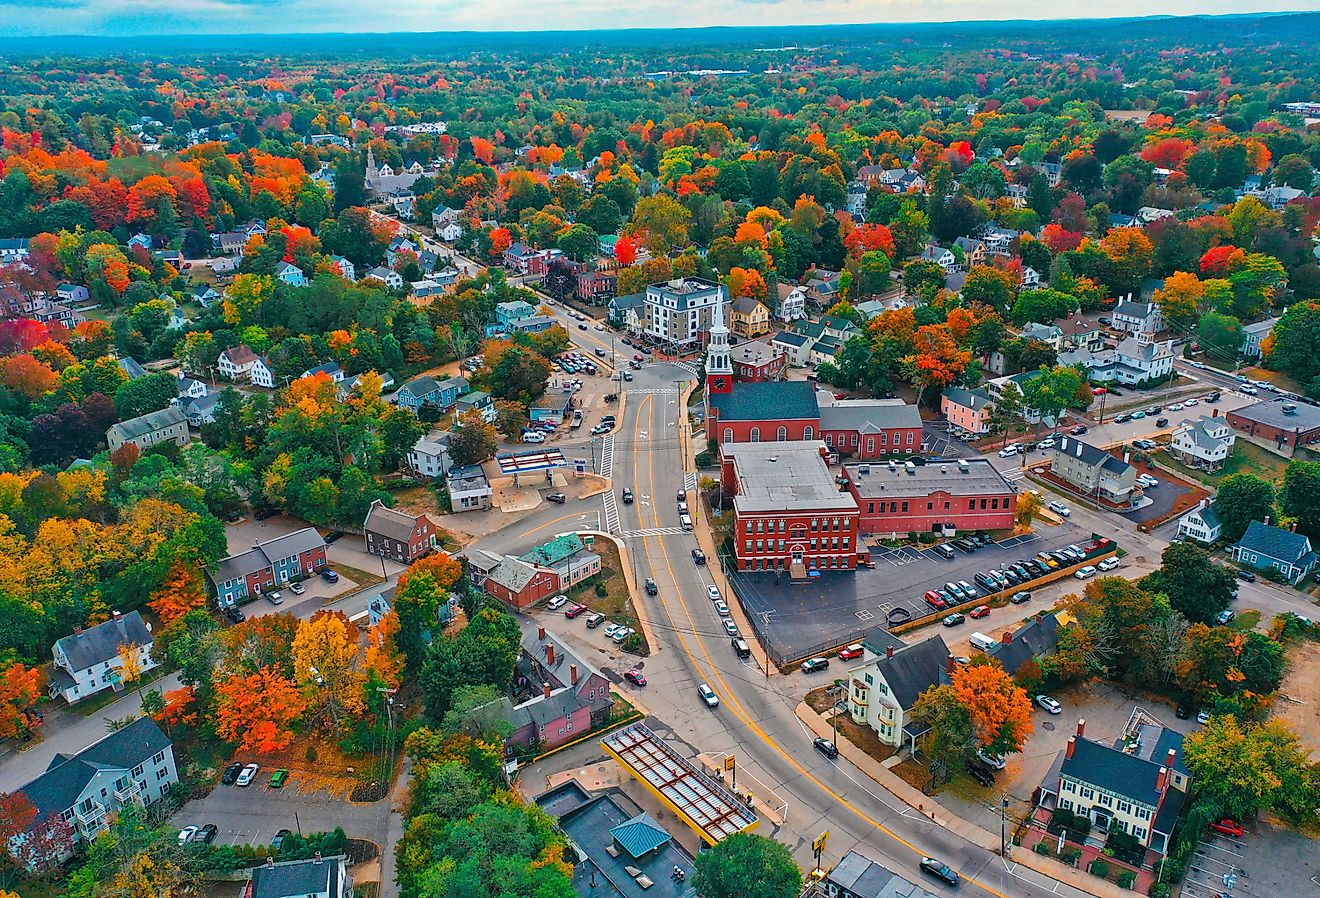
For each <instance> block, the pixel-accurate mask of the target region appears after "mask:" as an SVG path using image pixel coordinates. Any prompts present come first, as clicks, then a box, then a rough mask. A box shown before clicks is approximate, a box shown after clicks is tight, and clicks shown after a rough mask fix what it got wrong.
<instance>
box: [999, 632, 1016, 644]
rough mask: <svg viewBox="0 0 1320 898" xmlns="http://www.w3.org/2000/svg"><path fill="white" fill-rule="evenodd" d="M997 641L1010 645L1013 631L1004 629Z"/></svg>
mask: <svg viewBox="0 0 1320 898" xmlns="http://www.w3.org/2000/svg"><path fill="white" fill-rule="evenodd" d="M999 641H1000V642H1002V643H1003V644H1004V645H1012V644H1013V631H1012V630H1005V631H1004V635H1003V636H1000V637H999Z"/></svg>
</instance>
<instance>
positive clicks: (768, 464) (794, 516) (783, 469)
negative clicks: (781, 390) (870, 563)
mask: <svg viewBox="0 0 1320 898" xmlns="http://www.w3.org/2000/svg"><path fill="white" fill-rule="evenodd" d="M828 454H829V450H828V449H827V448H826V446H825V444H824V443H822V442H821V441H819V440H791V441H785V442H774V443H725V444H724V445H722V446H721V447H720V486H721V491H722V494H723V499H724V501H726V502H728V501H731V502H732V503H733V510H734V534H733V542H734V554H735V556H736V558H737V560H738V569H739V570H741V571H766V570H776V571H780V570H782V571H788V572H789V573H791V574H792V575H794V576H807V574H808V572H810V571H826V570H852V569H854V568H855V567H856V566H857V553H858V544H857V538H858V527H859V520H858V518H859V512H858V508H857V500H856V499H854V498H853V496H852V495H851V494H850V493H847V492H840V491H839V486H838V484H837V483H835V482H834V478H833V477H832V476H831V475H830V470H829V467H828V466H827V465H826V463H825V460H826V457H827V456H828Z"/></svg>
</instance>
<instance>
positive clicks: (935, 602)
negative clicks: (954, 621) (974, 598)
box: [922, 589, 949, 610]
mask: <svg viewBox="0 0 1320 898" xmlns="http://www.w3.org/2000/svg"><path fill="white" fill-rule="evenodd" d="M922 598H924V599H925V600H926V604H927V605H929V606H930V607H932V608H935V609H939V610H943V609H945V608H947V607H949V603H948V602H946V601H944V596H942V595H940V594H939V593H938V592H936V591H935V590H933V589H928V590H926V594H925V595H924V596H922Z"/></svg>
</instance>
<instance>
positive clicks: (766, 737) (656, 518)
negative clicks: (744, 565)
mask: <svg viewBox="0 0 1320 898" xmlns="http://www.w3.org/2000/svg"><path fill="white" fill-rule="evenodd" d="M652 398H653V397H652V396H650V395H648V396H647V397H646V398H645V399H644V400H643V401H642V404H641V405H640V406H638V409H637V414H638V422H639V423H640V421H641V410H642V408H643V407H646V406H647V403H649V402H650V401H651V399H652ZM654 420H655V407H654V405H651V406H650V407H649V408H648V409H647V431H648V432H654V428H653V423H654ZM646 456H647V482H648V489H649V492H650V494H651V502H652V510H651V514H652V520H653V523H654V526H655V527H659V526H660V511H659V507H658V505H657V504H656V495H655V453H654V452H651V451H649V450H648V451H647V452H646ZM633 459H634V472H635V471H636V450H634V453H633ZM643 514H644V513H643ZM651 539H652V537H643V538H642V550H643V551H644V552H645V554H646V563H647V566H648V567H649V568H651V569H654V567H655V566H654V564H653V562H652V559H651V545H650V543H651ZM656 539H657V541H658V543H659V549H660V555H661V558H662V559H663V561H664V565H665V570H666V571H667V572H668V573H669V578H670V580H671V581H672V582H673V584H674V595H675V597H676V598H677V599H678V603H679V605H680V606H681V607H682V609H683V613H684V614H685V615H686V616H687V619H688V625H689V626H690V627H691V630H692V635H693V637H694V638H695V639H696V641H697V645H698V646H699V647H700V650H701V654H702V656H703V657H704V658H705V659H706V664H707V665H708V666H709V667H710V670H711V674H712V676H713V678H714V679H715V680H716V681H717V682H718V683H719V684H720V686H721V687H722V691H723V695H724V698H723V699H722V701H721V703H722V706H723V707H726V708H729V709H730V710H731V711H732V712H733V715H734V716H735V717H737V718H738V719H739V720H740V721H742V722H743V724H744V725H746V726H747V728H748V729H750V730H751V731H752V732H753V733H755V734H756V735H757V736H758V737H760V739H761V741H763V742H764V743H765V744H766V745H767V746H769V747H770V748H771V749H772V750H773V751H775V752H776V753H777V754H778V755H779V756H780V757H782V758H783V759H784V760H785V761H787V762H788V763H789V764H790V765H791V766H792V767H793V768H794V769H796V770H797V771H798V773H799V774H801V775H802V776H803V777H805V778H806V779H808V780H810V781H811V782H812V783H814V784H815V785H816V786H818V787H819V788H820V789H821V790H822V791H823V792H825V793H826V794H827V795H829V796H830V797H831V798H833V799H834V800H835V801H836V802H838V803H839V804H840V805H842V806H843V807H845V808H847V809H848V810H850V811H852V812H853V813H854V814H856V815H857V816H858V817H860V818H861V819H862V820H863V821H865V822H866V823H867V824H869V825H870V826H872V827H874V828H875V829H878V830H880V832H882V833H884V834H885V835H887V836H889V837H890V838H891V839H893V840H894V841H896V842H898V843H899V844H900V845H902V846H904V847H905V848H907V849H908V850H910V851H912V852H913V853H915V854H917V855H920V856H922V857H925V856H926V853H925V852H923V851H922V850H921V849H919V848H918V847H917V846H916V845H913V844H912V843H911V842H909V841H908V840H907V839H905V838H903V837H902V836H900V835H898V834H897V833H895V832H894V831H893V830H891V829H889V828H888V827H886V826H885V825H884V824H883V823H881V822H880V821H878V820H876V819H874V818H872V817H871V816H870V815H869V814H867V813H866V812H865V811H863V810H862V809H861V808H859V807H857V806H856V805H854V804H853V803H852V802H850V801H848V799H846V798H844V797H843V796H842V795H840V794H839V793H837V792H835V791H834V790H833V789H831V788H830V787H829V786H828V785H826V784H825V783H824V782H822V781H821V780H820V779H818V778H817V777H816V776H815V775H814V774H813V773H812V772H811V771H809V770H807V768H805V767H803V766H802V765H801V764H800V763H798V761H797V760H796V759H795V758H794V757H793V756H792V755H790V754H789V753H788V752H787V751H785V750H784V749H783V748H781V747H780V745H779V744H778V743H777V742H775V740H774V739H772V738H771V737H770V734H768V733H767V732H766V731H765V730H763V729H762V728H761V727H760V726H759V725H758V724H757V723H756V721H754V720H752V718H751V716H750V715H749V714H748V712H747V709H746V708H744V707H743V705H742V703H741V702H739V701H738V699H737V697H736V696H735V695H734V694H733V690H732V689H730V688H729V684H728V683H727V682H725V680H724V676H723V674H721V673H720V670H719V668H718V667H717V666H716V665H715V662H714V660H713V659H712V658H711V656H710V651H709V649H708V648H707V647H706V642H705V640H704V639H702V638H701V634H700V631H699V630H698V627H697V622H696V620H695V619H694V618H693V616H692V611H691V609H689V608H688V605H687V602H686V601H684V599H683V592H682V590H681V589H679V588H678V577H677V576H676V575H675V574H674V568H673V564H672V563H671V560H670V557H669V550H668V549H666V548H665V543H664V539H663V538H660V537H656ZM673 633H674V635H675V636H676V637H678V643H679V645H680V646H681V647H682V649H683V653H684V654H685V655H687V657H688V661H690V662H691V663H692V667H693V668H694V669H695V670H696V671H697V673H698V674H701V672H702V666H701V664H700V662H698V661H697V659H696V656H694V655H693V654H692V650H691V649H690V648H688V644H687V640H686V639H684V638H683V633H682V632H681V630H680V628H679V627H677V626H674V627H673ZM965 881H966V882H969V883H971V884H972V885H974V886H977V887H979V888H981V889H984V890H985V891H986V892H988V893H990V894H991V895H994V896H996V898H1009V896H1007V895H1005V894H1004V893H1003V892H1000V891H998V890H997V889H995V888H993V887H991V886H989V885H986V884H985V883H983V882H980V881H979V880H976V879H973V878H970V877H967V878H965Z"/></svg>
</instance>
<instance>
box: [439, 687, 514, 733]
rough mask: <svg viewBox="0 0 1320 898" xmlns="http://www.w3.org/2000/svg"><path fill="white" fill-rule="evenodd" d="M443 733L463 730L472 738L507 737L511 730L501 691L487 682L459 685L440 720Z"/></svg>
mask: <svg viewBox="0 0 1320 898" xmlns="http://www.w3.org/2000/svg"><path fill="white" fill-rule="evenodd" d="M440 729H441V730H443V731H444V732H446V733H464V734H466V735H468V736H472V737H473V738H477V739H481V738H490V737H498V738H499V739H501V740H503V739H507V738H508V737H509V736H510V735H512V733H513V725H512V724H511V723H510V722H509V714H508V704H507V703H506V702H505V701H504V693H502V692H501V691H500V690H499V689H497V688H496V687H494V686H492V685H490V684H489V683H482V684H480V685H477V686H459V687H458V688H457V689H455V690H454V694H453V696H452V699H451V701H450V707H449V710H448V711H447V712H445V717H444V720H442V721H440Z"/></svg>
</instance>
